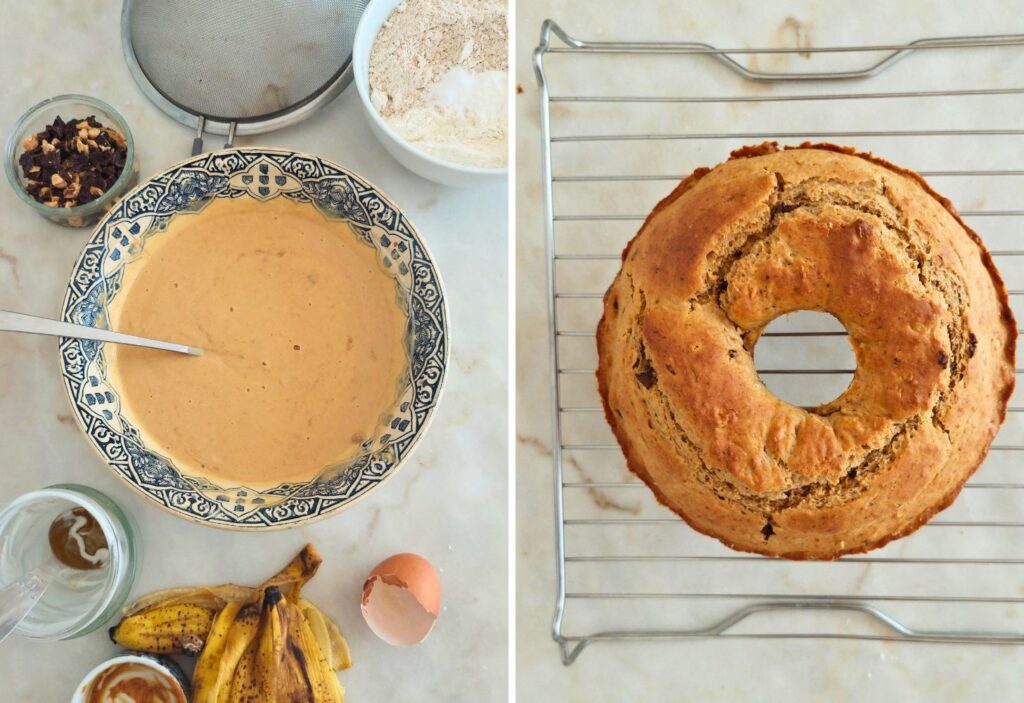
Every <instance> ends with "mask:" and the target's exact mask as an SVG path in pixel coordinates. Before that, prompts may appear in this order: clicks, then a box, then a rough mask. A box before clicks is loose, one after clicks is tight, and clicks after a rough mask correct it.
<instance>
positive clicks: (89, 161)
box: [18, 115, 128, 207]
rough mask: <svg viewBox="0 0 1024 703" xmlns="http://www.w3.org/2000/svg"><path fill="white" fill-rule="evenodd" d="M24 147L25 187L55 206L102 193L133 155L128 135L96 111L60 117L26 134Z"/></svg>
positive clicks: (77, 202) (71, 204) (21, 163)
mask: <svg viewBox="0 0 1024 703" xmlns="http://www.w3.org/2000/svg"><path fill="white" fill-rule="evenodd" d="M79 125H81V127H80V126H79ZM22 148H23V149H24V151H23V152H22V153H21V154H20V155H19V157H18V165H19V166H21V170H22V173H23V174H24V176H25V178H26V179H27V181H28V182H27V183H26V185H25V190H26V192H27V193H29V194H30V195H31V196H32V197H33V198H35V199H36V200H37V201H38V202H41V203H44V204H46V205H50V206H52V207H65V206H66V207H74V206H75V205H81V204H83V203H87V202H91V201H93V200H95V199H96V198H98V197H100V196H101V195H102V194H103V193H105V192H106V191H107V190H108V189H109V188H110V187H111V186H112V185H113V184H114V183H115V182H116V181H117V179H118V177H119V176H120V175H121V172H122V171H123V170H124V167H125V164H126V162H127V159H128V154H127V145H126V142H125V141H124V138H123V137H122V136H121V135H120V134H119V133H117V132H116V131H115V130H113V129H111V128H109V127H105V126H104V125H103V124H102V123H100V122H99V121H98V120H97V119H96V116H95V115H89V116H88V117H86V118H84V119H75V120H69V121H67V122H65V121H64V119H63V118H61V117H60V116H57V117H55V118H54V120H53V122H52V123H51V124H49V125H47V126H46V128H45V129H44V130H42V131H41V132H39V133H37V134H34V135H31V136H29V137H26V138H25V139H24V140H23V141H22Z"/></svg>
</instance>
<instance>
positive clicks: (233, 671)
mask: <svg viewBox="0 0 1024 703" xmlns="http://www.w3.org/2000/svg"><path fill="white" fill-rule="evenodd" d="M259 625H260V607H259V605H258V604H256V603H249V604H247V605H244V606H242V609H241V610H239V611H238V615H237V616H235V621H234V623H232V625H231V629H230V630H229V631H228V636H227V640H226V641H225V642H224V651H223V652H222V653H221V655H220V661H219V662H218V666H217V678H216V680H215V681H214V684H213V686H212V687H211V688H210V689H209V693H207V698H206V701H202V699H200V698H195V699H193V702H192V703H213V702H214V701H216V702H217V703H227V702H228V701H229V700H230V698H231V693H232V689H233V687H234V680H235V677H236V676H238V669H239V668H240V666H241V663H242V661H243V660H245V658H246V656H247V654H248V652H249V650H250V649H252V647H253V646H254V644H255V642H256V634H257V632H258V631H259ZM193 683H194V682H193ZM214 696H215V698H214Z"/></svg>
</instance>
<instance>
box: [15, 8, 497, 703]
mask: <svg viewBox="0 0 1024 703" xmlns="http://www.w3.org/2000/svg"><path fill="white" fill-rule="evenodd" d="M120 4H121V3H118V2H104V3H80V2H72V1H70V0H53V1H52V2H46V3H4V7H3V10H2V11H0V66H2V67H3V68H2V69H0V70H2V73H3V76H4V90H3V97H0V125H3V126H4V130H5V132H4V137H5V138H6V130H7V129H9V126H10V125H12V124H13V123H14V121H15V120H16V119H17V117H18V116H19V115H20V114H21V112H22V111H24V110H25V109H26V108H28V107H29V106H30V105H32V104H34V103H35V102H37V101H39V100H41V99H44V98H47V97H51V96H54V95H58V94H61V93H85V94H88V95H94V96H96V97H99V98H101V99H103V100H105V101H107V102H109V103H110V104H111V105H113V106H114V107H115V108H116V109H117V110H119V111H120V112H121V114H123V115H124V116H125V118H126V119H127V121H128V123H129V125H130V126H131V128H132V131H133V134H134V136H135V143H136V148H137V153H138V158H139V161H140V164H141V177H142V178H146V177H147V176H149V175H151V174H153V173H155V172H157V171H159V170H161V169H163V168H164V167H166V166H169V165H170V164H172V163H174V162H176V161H179V160H181V159H182V158H185V157H187V156H188V154H189V149H190V147H191V142H192V135H191V134H190V132H189V130H187V129H186V128H184V127H182V126H181V125H178V124H177V123H174V122H173V121H172V120H171V119H170V118H168V117H166V116H165V115H164V114H163V113H161V112H160V111H159V110H157V108H155V107H154V106H152V105H151V104H150V103H148V102H147V100H146V99H145V98H144V97H143V95H142V94H141V93H140V91H139V90H138V89H137V87H136V86H135V84H134V83H133V81H132V79H131V77H130V75H129V73H128V69H127V68H126V66H125V63H124V60H123V58H122V55H121V42H120V37H119V34H118V27H119V10H120ZM221 142H222V138H221V137H215V136H214V137H208V141H207V144H208V146H215V145H217V144H218V143H221ZM237 143H238V144H239V145H253V144H259V145H264V146H276V147H287V148H292V149H296V150H301V151H309V152H314V153H316V154H319V155H321V156H323V157H325V158H328V159H331V160H333V161H336V162H338V163H340V164H343V165H345V166H346V167H349V168H351V169H352V170H354V171H356V172H357V173H360V174H362V175H363V176H365V177H367V178H368V179H369V180H370V181H372V182H374V183H376V184H378V185H379V186H380V187H381V188H382V189H383V190H384V191H385V192H386V193H387V194H388V195H390V196H391V198H392V199H393V200H394V201H395V202H396V203H398V204H399V205H400V206H401V207H403V209H404V210H405V212H406V214H407V215H408V216H409V217H410V219H411V220H412V221H413V222H414V223H415V225H416V226H417V228H418V229H419V231H420V232H421V234H422V235H423V237H424V239H425V240H426V242H427V243H428V245H429V246H430V248H431V250H432V252H433V254H434V257H435V260H436V262H437V264H438V267H439V269H440V272H441V275H442V277H443V279H444V283H445V286H446V289H447V292H448V296H449V307H450V313H451V322H450V327H451V334H452V357H451V367H450V372H449V377H448V380H447V387H446V389H445V396H444V398H443V400H442V402H441V405H440V407H439V409H438V411H437V414H436V416H435V420H434V423H433V425H432V427H431V428H430V430H429V432H428V434H427V436H426V437H425V438H424V440H423V442H422V443H421V444H420V446H419V447H418V448H417V449H416V451H415V452H414V454H413V455H412V457H411V459H410V461H409V463H408V464H407V465H406V466H405V467H404V468H403V469H402V471H400V472H399V473H398V475H397V476H396V477H395V478H394V479H392V480H391V481H389V482H388V485H387V486H385V487H382V488H381V489H380V490H379V491H378V492H376V493H375V494H374V495H373V496H372V497H371V498H369V499H367V500H365V501H361V502H359V503H358V504H357V505H355V506H354V507H353V508H351V509H350V510H348V511H345V512H344V513H342V514H339V515H337V516H335V517H332V518H330V519H328V520H325V521H323V522H319V523H316V524H313V525H310V526H308V527H301V528H297V529H293V530H288V531H284V532H273V533H265V534H240V533H234V532H229V531H223V530H217V529H211V528H206V527H202V526H199V525H195V524H192V523H188V522H185V521H184V520H180V519H178V518H176V517H173V516H171V515H170V514H168V513H165V512H163V511H162V510H160V509H159V508H157V507H156V506H155V505H153V504H151V503H149V502H148V501H144V499H142V498H141V497H140V496H139V495H138V494H136V493H134V492H133V491H132V490H130V489H129V488H127V487H126V486H124V485H123V484H122V483H121V482H120V481H119V480H118V479H117V478H115V476H114V474H113V473H112V472H111V471H110V470H109V469H107V468H106V467H105V466H104V465H102V464H101V463H100V462H99V460H98V458H97V457H96V456H95V454H94V452H93V450H92V449H91V448H90V447H89V445H88V444H87V442H86V440H85V439H84V437H83V436H82V435H81V433H80V432H79V430H78V428H77V427H76V425H75V422H74V420H73V419H72V417H71V415H70V411H69V407H68V403H67V399H66V398H65V392H64V388H63V386H62V384H61V382H60V378H59V372H58V364H57V347H56V341H55V340H54V339H51V338H43V337H32V336H26V335H20V336H18V335H10V334H0V428H2V430H0V467H3V471H2V473H0V504H2V503H6V502H7V501H9V500H10V499H12V498H14V497H15V496H17V495H20V494H22V493H24V492H26V491H30V490H32V489H35V488H38V487H42V486H46V485H50V484H53V483H61V482H75V483H82V484H87V485H90V486H93V487H95V488H98V489H99V490H101V491H104V492H105V493H107V494H108V495H110V496H112V497H113V498H114V499H115V500H116V501H117V502H119V503H120V504H121V505H122V506H123V507H124V508H125V509H126V510H128V511H129V512H130V513H131V514H132V515H133V516H134V517H135V518H136V520H137V521H138V523H139V525H140V526H141V542H142V544H143V548H144V552H145V554H144V562H143V568H142V571H141V574H140V576H139V578H138V580H137V582H136V584H135V588H134V590H133V593H134V594H135V595H140V594H144V593H147V592H149V591H152V590H156V589H159V588H166V587H170V586H178V585H193V584H199V583H219V582H224V581H228V580H234V581H237V582H239V583H244V584H249V583H258V582H259V581H261V580H262V579H263V578H265V577H266V576H268V575H270V574H271V573H273V572H274V571H275V570H276V569H277V568H278V567H279V565H283V564H284V563H285V562H286V561H288V560H289V559H290V558H291V557H292V556H293V555H294V554H295V553H296V552H297V551H298V549H299V548H300V547H301V546H302V545H303V544H304V543H306V542H307V541H308V542H313V543H315V544H316V545H317V546H318V547H319V549H320V551H321V552H322V553H323V555H324V559H325V560H324V565H323V568H322V569H321V570H320V573H319V575H318V576H317V577H316V579H314V580H313V581H312V582H311V583H310V585H309V587H308V590H307V591H306V593H307V594H308V596H309V597H310V599H312V600H314V601H315V602H317V603H318V604H320V605H321V606H322V607H323V608H324V610H325V611H327V613H328V614H329V615H331V616H332V617H333V618H335V619H336V620H337V622H338V623H339V625H340V626H341V628H342V630H343V631H344V632H345V634H346V636H347V638H348V641H349V643H350V645H351V648H352V652H353V658H354V661H355V664H354V666H353V668H352V669H351V670H349V671H347V672H343V674H342V677H341V678H342V682H343V684H344V685H345V687H346V689H347V691H348V696H349V698H348V699H349V700H351V701H386V700H397V701H417V700H439V701H440V700H447V701H499V700H504V699H505V695H504V693H503V692H504V691H505V689H506V685H507V672H508V668H507V635H506V633H507V610H506V604H507V595H508V594H507V573H508V571H507V558H506V545H507V538H506V535H507V485H508V476H507V473H506V466H507V450H508V446H507V445H508V432H507V422H508V417H507V399H506V392H507V367H508V362H507V359H508V356H507V354H508V351H507V349H508V338H507V325H506V322H507V313H506V311H507V309H508V297H507V289H508V286H507V281H508V263H507V255H506V252H507V250H508V249H507V240H506V236H505V233H506V227H507V225H506V223H507V217H508V209H507V192H506V188H505V186H504V184H497V185H493V186H487V187H483V188H474V189H464V190H458V189H452V188H446V187H443V186H438V185H435V184H433V183H430V182H428V181H425V180H422V179H420V178H419V177H417V176H415V175H413V174H411V173H409V172H407V171H405V170H404V169H403V168H402V167H401V166H400V165H399V164H398V163H397V162H396V161H394V160H393V159H392V158H391V157H390V156H388V155H387V153H386V152H385V151H384V149H383V148H382V147H381V146H380V145H379V144H378V143H377V141H376V140H375V139H374V137H373V135H372V134H371V132H370V129H369V126H368V124H367V122H366V119H365V118H364V115H363V113H362V108H361V106H360V104H359V100H358V96H357V95H356V93H355V89H354V88H350V89H347V90H346V91H345V92H344V93H343V94H342V95H341V96H340V97H339V98H338V99H337V100H335V101H334V102H332V103H331V104H330V105H328V106H326V107H325V108H324V109H323V110H321V111H320V112H318V113H317V114H316V115H314V116H313V117H312V118H310V119H309V120H308V121H305V122H303V123H301V124H299V125H295V126H292V127H289V128H287V129H284V130H280V131H278V132H274V133H271V134H266V135H261V136H255V137H242V138H239V139H238V140H237ZM88 234H89V233H88V231H87V230H73V229H63V228H60V227H57V226H55V225H52V224H50V223H48V222H46V221H44V220H43V219H42V218H40V217H38V216H37V215H35V214H34V213H33V212H32V211H30V210H29V209H28V208H27V207H26V206H25V205H24V204H22V203H21V202H20V201H18V199H17V198H16V196H15V195H14V193H13V191H12V190H11V189H10V187H9V186H8V184H7V183H6V182H5V183H3V184H0V308H2V309H11V310H18V311H21V312H26V313H31V314H36V315H46V316H56V315H58V314H59V309H60V301H61V300H62V298H63V295H64V290H65V287H66V285H67V277H68V273H69V272H70V271H71V266H72V264H73V263H74V261H75V260H76V259H77V257H78V254H79V251H80V249H81V247H82V245H83V244H84V242H85V241H86V239H87V237H88ZM404 551H414V552H419V553H421V554H423V555H425V556H426V557H428V558H429V559H431V560H432V561H433V563H434V564H435V565H436V566H437V567H438V568H439V570H440V571H441V579H442V585H443V589H444V606H443V607H444V610H443V613H442V615H441V617H440V620H439V621H438V624H437V627H436V628H435V630H434V632H433V633H432V634H431V636H430V638H429V639H428V640H427V641H426V642H425V643H424V644H423V645H421V646H419V647H415V648H411V649H404V650H403V649H395V648H392V647H389V646H388V645H386V644H384V643H383V642H381V641H380V640H378V639H377V638H376V637H374V635H373V634H372V633H371V632H370V631H369V629H368V628H367V627H366V625H365V624H364V622H363V620H362V617H361V616H360V614H359V594H360V588H361V585H362V580H363V578H364V577H365V576H366V574H367V573H368V571H369V570H370V569H371V568H372V567H373V566H374V565H375V564H376V563H377V562H378V561H379V560H381V559H383V558H384V557H386V556H388V555H390V554H393V553H396V552H404ZM116 651H117V650H116V648H115V646H114V645H113V644H111V643H110V641H109V640H108V638H107V636H106V633H105V631H103V630H99V631H96V632H94V633H92V634H90V635H88V636H86V637H84V638H82V639H79V640H74V641H70V642H35V641H29V640H24V639H11V640H8V641H7V642H5V643H3V644H2V645H0V681H2V682H3V685H4V690H5V693H4V694H3V696H2V697H3V698H4V700H17V701H19V702H24V703H28V702H29V701H40V702H42V701H45V702H46V703H51V702H52V701H61V700H67V699H68V697H70V695H71V692H72V690H73V689H74V686H75V685H76V684H77V683H78V681H79V679H80V678H81V677H82V676H83V675H84V674H85V672H86V671H88V670H89V669H91V668H92V667H93V666H95V665H96V664H97V663H99V662H100V661H102V660H103V659H105V658H107V657H109V656H112V655H113V654H114V653H115V652H116Z"/></svg>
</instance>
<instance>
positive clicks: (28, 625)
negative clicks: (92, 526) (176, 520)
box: [0, 484, 140, 640]
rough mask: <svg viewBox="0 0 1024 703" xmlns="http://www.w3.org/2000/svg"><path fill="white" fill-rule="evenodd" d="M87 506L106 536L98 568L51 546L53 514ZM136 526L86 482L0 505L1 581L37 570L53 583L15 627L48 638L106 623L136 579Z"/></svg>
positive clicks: (14, 579)
mask: <svg viewBox="0 0 1024 703" xmlns="http://www.w3.org/2000/svg"><path fill="white" fill-rule="evenodd" d="M71 508H84V509H85V510H87V511H88V512H89V513H91V514H92V516H93V517H94V518H95V519H96V522H97V523H98V524H99V526H100V528H101V529H102V530H103V535H104V537H105V538H106V541H107V549H108V555H107V562H106V564H105V565H104V566H103V567H102V568H99V569H88V570H82V569H73V568H71V567H70V566H65V565H63V564H61V562H59V561H57V559H56V557H54V555H53V552H52V550H51V549H50V541H49V531H50V525H51V524H52V523H53V521H54V519H55V518H56V517H57V516H58V515H60V514H61V513H63V512H64V511H65V510H68V509H71ZM135 532H136V530H135V526H134V524H133V523H132V521H131V518H130V517H128V515H127V514H125V513H124V511H122V510H121V508H119V507H118V506H117V504H116V503H114V501H112V500H111V499H110V498H108V497H107V496H105V495H104V494H102V493H100V492H99V491H97V490H95V489H92V488H89V487H87V486H79V485H74V484H59V485H55V486H49V487H48V488H42V489H40V490H37V491H32V492H30V493H26V494H25V495H23V496H20V497H18V498H15V499H14V500H13V501H12V502H11V503H10V504H9V505H7V507H5V508H4V509H3V510H0V583H16V582H19V581H21V580H22V579H23V578H25V577H26V575H27V574H29V573H30V572H32V571H33V570H38V571H39V572H42V573H45V574H46V575H47V580H48V581H49V585H48V586H47V589H46V592H45V593H44V594H43V596H42V598H41V599H40V600H39V602H38V603H36V605H35V607H33V608H32V610H31V611H30V612H29V614H28V615H26V616H25V618H24V619H23V620H22V621H21V623H20V624H19V625H18V626H17V629H15V633H16V634H19V635H22V636H24V637H31V638H34V639H44V640H67V639H72V638H75V637H81V636H82V635H85V634H87V633H89V632H92V631H93V630H95V629H96V628H98V627H100V626H101V625H103V624H104V623H105V622H106V621H107V620H109V619H110V618H111V617H113V616H114V615H115V614H116V613H118V612H119V611H120V609H121V606H123V605H124V602H125V600H126V599H127V598H128V592H129V591H130V590H131V587H132V583H133V582H134V581H135V574H136V572H137V571H138V568H139V563H138V562H139V559H140V555H139V553H138V548H137V547H136V544H135Z"/></svg>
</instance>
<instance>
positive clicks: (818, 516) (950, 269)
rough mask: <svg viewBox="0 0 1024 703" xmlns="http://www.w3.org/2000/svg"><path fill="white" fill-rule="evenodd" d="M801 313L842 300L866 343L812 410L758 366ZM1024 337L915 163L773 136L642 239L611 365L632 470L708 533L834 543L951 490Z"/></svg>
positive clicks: (742, 545)
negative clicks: (776, 322)
mask: <svg viewBox="0 0 1024 703" xmlns="http://www.w3.org/2000/svg"><path fill="white" fill-rule="evenodd" d="M795 310H819V311H823V312H829V313H831V314H833V315H834V316H835V317H837V318H838V319H839V320H840V322H842V323H843V325H844V326H845V327H846V329H847V330H848V332H849V339H850V343H851V345H852V346H853V348H854V352H855V354H856V357H857V371H856V373H855V374H854V378H853V381H852V382H851V384H850V386H849V387H848V388H847V390H846V391H845V392H844V393H843V394H842V395H841V396H840V397H839V398H837V399H836V400H834V401H832V402H831V403H828V404H826V405H823V406H820V407H818V408H813V409H811V410H803V409H800V408H797V407H795V406H792V405H790V404H788V403H785V402H783V401H781V400H779V399H778V398H777V397H776V396H774V394H772V393H771V392H770V391H768V389H767V387H765V386H764V384H763V383H762V382H761V381H760V379H759V378H758V375H757V371H756V369H755V367H754V361H753V349H754V345H755V344H756V342H757V339H758V336H759V335H760V334H761V331H762V330H763V329H764V327H765V326H766V325H767V324H768V323H769V322H770V321H771V320H773V319H775V318H776V317H778V316H780V315H783V314H785V313H788V312H792V311H795ZM1016 338H1017V334H1016V323H1015V322H1014V319H1013V314H1012V312H1011V311H1010V307H1009V304H1008V301H1007V295H1006V290H1005V287H1004V285H1003V282H1002V279H1001V278H1000V276H999V273H998V271H997V270H996V268H995V265H994V264H993V262H992V259H991V256H990V255H989V253H988V251H987V250H986V249H985V247H984V245H983V244H982V243H981V240H980V239H979V238H978V236H977V235H976V234H975V233H974V232H973V231H972V230H971V229H970V228H969V227H967V226H966V225H965V224H964V222H963V221H962V220H961V219H960V217H959V216H958V215H957V213H956V211H955V210H954V208H953V207H952V205H951V204H950V203H949V201H948V200H946V199H945V198H943V197H941V196H940V195H938V194H937V193H935V192H934V191H933V190H932V189H931V188H930V187H929V186H928V184H927V183H925V181H924V180H923V179H922V178H921V177H920V176H919V175H917V174H916V173H913V172H912V171H907V170H905V169H901V168H899V167H897V166H894V165H893V164H890V163H888V162H886V161H884V160H882V159H879V158H877V157H874V156H872V155H870V154H862V153H857V152H856V151H854V150H853V149H850V148H846V147H839V146H834V145H830V144H803V145H801V146H800V147H792V148H789V147H787V148H786V149H779V147H778V145H777V144H775V143H766V144H761V145H758V146H751V147H745V148H743V149H740V150H738V151H735V152H733V154H732V157H731V158H730V160H729V161H726V162H725V163H723V164H720V165H719V166H717V167H715V168H714V169H711V170H709V169H698V170H697V171H695V172H694V173H693V174H692V175H691V176H689V177H688V178H686V179H685V180H684V181H682V182H681V183H680V184H679V185H678V186H677V187H676V189H675V190H674V191H673V192H672V193H671V194H670V195H669V196H668V197H667V198H665V199H664V200H662V201H661V202H660V203H658V205H657V206H656V207H655V208H654V210H653V211H652V212H651V214H650V215H649V216H648V218H647V220H646V221H645V222H644V224H643V226H642V227H641V229H640V231H639V233H638V234H637V235H636V237H634V238H633V240H632V241H631V242H630V243H629V244H628V245H627V246H626V248H625V250H624V251H623V254H622V268H621V270H620V271H619V273H618V275H617V276H616V278H615V281H614V282H613V283H612V285H611V287H610V288H609V289H608V292H607V293H606V294H605V298H604V314H603V316H602V318H601V321H600V323H599V324H598V329H597V347H598V357H599V362H598V369H597V380H598V387H599V391H600V394H601V398H602V402H603V405H604V409H605V416H606V418H607V420H608V424H609V425H610V426H611V428H612V430H613V432H614V433H615V436H616V438H617V439H618V441H619V444H620V445H621V447H622V449H623V452H624V454H625V456H626V461H627V464H628V466H629V468H630V470H631V471H633V472H634V473H635V474H637V476H639V477H640V478H641V479H642V480H643V481H644V482H645V483H646V484H647V485H648V486H649V487H650V488H651V490H652V491H653V492H654V494H655V495H656V496H657V497H658V500H659V501H660V502H661V503H663V504H664V505H666V506H667V507H669V508H670V509H671V510H673V511H674V512H676V513H677V514H678V515H679V516H680V517H682V518H683V519H684V520H685V521H686V522H687V523H689V524H690V525H691V526H692V527H693V528H695V529H697V530H699V531H700V532H703V533H705V534H708V535H710V536H712V537H716V538H718V539H719V540H721V541H722V542H723V543H725V544H726V545H728V546H730V547H732V548H734V549H740V550H744V551H750V552H756V553H760V554H765V555H772V556H781V557H785V558H790V559H834V558H836V557H839V556H841V555H843V554H850V553H856V552H864V551H867V550H870V549H874V548H877V547H880V546H882V545H884V544H886V543H887V542H889V541H891V540H893V539H896V538H898V537H902V536H904V535H907V534H910V533H911V532H913V531H914V530H916V529H917V528H919V527H920V526H921V525H923V524H924V523H925V522H927V521H928V520H929V519H930V518H931V516H932V515H934V514H935V513H936V512H938V511H939V510H942V509H943V508H945V507H947V506H948V505H949V504H950V503H952V501H953V500H954V499H955V498H956V496H957V494H958V493H959V492H960V490H961V488H962V487H963V485H964V483H965V482H966V481H967V479H968V478H969V477H970V476H971V474H972V473H973V472H974V471H975V470H976V469H977V468H978V466H979V465H980V464H981V462H982V460H983V459H984V457H985V455H986V454H987V452H988V448H989V445H990V444H991V442H992V439H993V437H994V436H995V434H996V431H997V430H998V428H999V426H1000V424H1001V423H1002V421H1003V419H1004V418H1005V414H1006V405H1007V401H1008V399H1009V397H1010V394H1011V393H1012V392H1013V385H1014V354H1015V347H1016Z"/></svg>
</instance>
